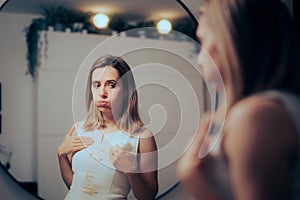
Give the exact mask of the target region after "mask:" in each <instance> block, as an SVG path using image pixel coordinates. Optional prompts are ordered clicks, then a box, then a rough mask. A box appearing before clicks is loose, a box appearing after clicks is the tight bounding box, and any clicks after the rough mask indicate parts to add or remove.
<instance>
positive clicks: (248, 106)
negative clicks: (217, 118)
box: [227, 95, 289, 125]
mask: <svg viewBox="0 0 300 200" xmlns="http://www.w3.org/2000/svg"><path fill="white" fill-rule="evenodd" d="M288 115H289V114H288V113H287V111H286V110H285V109H284V107H283V106H282V105H281V104H280V103H279V101H277V100H276V99H273V98H265V97H264V96H263V95H252V96H250V97H247V98H244V99H242V100H240V101H238V102H237V103H235V104H234V105H233V106H232V108H231V109H230V110H229V112H228V117H227V120H228V123H230V124H231V123H233V124H234V123H236V122H248V123H255V124H260V123H259V122H262V123H261V124H262V125H263V124H268V122H276V121H282V119H283V118H287V117H288ZM270 120H271V121H270Z"/></svg>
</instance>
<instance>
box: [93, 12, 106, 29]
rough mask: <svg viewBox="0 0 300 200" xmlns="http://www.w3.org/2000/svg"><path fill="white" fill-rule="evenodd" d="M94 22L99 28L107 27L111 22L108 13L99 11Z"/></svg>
mask: <svg viewBox="0 0 300 200" xmlns="http://www.w3.org/2000/svg"><path fill="white" fill-rule="evenodd" d="M93 21H94V24H95V26H96V27H97V28H106V27H107V25H108V22H109V18H108V16H107V15H105V14H102V13H99V14H97V15H95V16H94V18H93Z"/></svg>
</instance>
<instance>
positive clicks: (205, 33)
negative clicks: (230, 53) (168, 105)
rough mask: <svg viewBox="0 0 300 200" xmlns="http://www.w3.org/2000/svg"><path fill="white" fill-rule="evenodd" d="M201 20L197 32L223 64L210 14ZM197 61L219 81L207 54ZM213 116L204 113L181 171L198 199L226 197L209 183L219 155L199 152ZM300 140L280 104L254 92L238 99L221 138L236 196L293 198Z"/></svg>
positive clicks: (209, 76)
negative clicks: (216, 48) (209, 17)
mask: <svg viewBox="0 0 300 200" xmlns="http://www.w3.org/2000/svg"><path fill="white" fill-rule="evenodd" d="M199 22H200V23H199V27H198V29H197V36H198V37H199V39H200V40H201V42H202V44H203V45H204V47H205V48H206V50H207V52H208V54H209V55H210V56H211V57H212V59H213V60H214V61H215V62H216V63H217V65H218V66H219V67H221V65H220V60H219V58H218V53H217V52H216V50H215V42H217V41H216V40H212V39H211V38H212V37H213V33H212V32H211V31H210V29H209V26H208V24H207V23H206V21H205V18H202V17H201V18H200V20H199ZM200 27H201V28H200ZM200 54H201V52H200ZM198 64H199V66H200V67H201V68H202V70H203V71H204V72H206V73H204V74H206V75H205V76H204V78H205V79H206V81H208V82H209V83H212V84H216V83H214V74H213V72H212V71H211V69H210V67H211V65H210V63H209V62H207V60H206V58H205V56H203V55H199V59H198ZM220 70H221V71H222V70H223V69H222V68H221V69H220ZM221 74H222V72H221ZM224 84H225V85H226V80H224ZM216 88H218V86H217V85H216ZM209 119H210V115H208V116H207V115H206V116H204V117H203V119H202V122H201V126H200V128H199V131H198V133H197V136H196V138H195V140H194V142H193V144H192V145H191V147H190V148H189V150H188V151H187V152H186V153H185V155H184V156H183V157H182V159H181V160H180V162H179V164H178V169H177V172H178V176H179V178H180V179H181V183H182V184H183V186H184V187H185V188H186V190H187V191H188V192H189V194H190V195H191V196H192V197H194V199H222V196H221V194H220V193H219V191H218V190H217V188H216V186H215V185H214V184H212V183H211V181H209V180H211V177H210V176H213V174H212V173H210V172H211V169H212V168H213V167H214V166H215V165H216V164H217V163H218V159H220V158H219V157H216V156H215V155H214V154H211V153H210V154H208V155H207V156H206V157H204V158H203V159H199V156H198V153H199V149H200V147H201V145H202V144H203V138H204V136H205V134H206V132H207V128H208V126H209V123H210V120H209ZM298 141H299V138H298V137H297V132H296V129H295V126H294V124H293V123H292V120H291V118H290V116H289V114H288V113H287V112H286V110H285V109H284V108H283V106H282V105H281V104H280V102H277V101H276V100H274V99H268V98H266V97H263V96H259V95H252V96H250V97H247V98H243V99H241V100H239V101H238V102H237V103H235V104H234V105H233V106H232V108H231V109H230V110H229V111H228V113H227V116H226V122H225V127H224V129H223V138H222V140H221V153H222V155H223V159H225V162H226V163H227V165H228V169H229V179H230V180H229V181H230V183H231V185H232V189H233V195H234V198H235V199H243V200H248V199H249V200H266V199H289V198H290V189H291V171H292V169H293V163H295V161H296V159H297V157H298V156H299V155H298V154H299V152H298V150H299V143H298ZM223 198H224V197H223Z"/></svg>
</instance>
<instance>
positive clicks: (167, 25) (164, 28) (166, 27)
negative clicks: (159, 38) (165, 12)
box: [156, 19, 172, 34]
mask: <svg viewBox="0 0 300 200" xmlns="http://www.w3.org/2000/svg"><path fill="white" fill-rule="evenodd" d="M156 28H157V30H158V32H159V33H161V34H168V33H170V31H171V30H172V24H171V22H170V21H169V20H166V19H162V20H160V21H159V22H158V23H157V25H156Z"/></svg>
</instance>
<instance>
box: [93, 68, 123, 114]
mask: <svg viewBox="0 0 300 200" xmlns="http://www.w3.org/2000/svg"><path fill="white" fill-rule="evenodd" d="M119 79H120V77H119V73H118V71H117V70H116V69H115V68H113V67H111V66H108V67H102V68H97V69H95V70H94V72H93V74H92V85H91V87H92V88H91V89H92V94H93V100H94V103H95V105H96V107H97V108H98V109H99V111H101V112H102V113H103V114H105V113H110V114H111V113H114V114H116V113H119V112H120V109H121V106H122V102H123V100H124V96H123V90H122V84H121V81H118V80H119Z"/></svg>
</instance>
